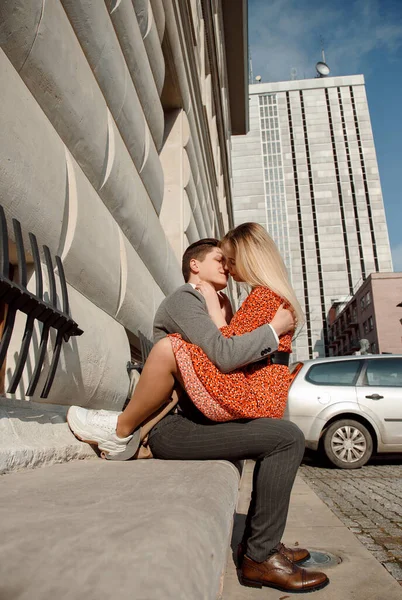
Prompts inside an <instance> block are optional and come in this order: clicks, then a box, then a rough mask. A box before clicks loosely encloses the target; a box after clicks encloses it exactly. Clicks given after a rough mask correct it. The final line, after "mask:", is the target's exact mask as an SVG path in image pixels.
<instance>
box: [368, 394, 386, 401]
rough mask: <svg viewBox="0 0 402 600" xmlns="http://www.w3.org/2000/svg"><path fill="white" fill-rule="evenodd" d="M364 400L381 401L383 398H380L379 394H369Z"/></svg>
mask: <svg viewBox="0 0 402 600" xmlns="http://www.w3.org/2000/svg"><path fill="white" fill-rule="evenodd" d="M366 398H370V400H381V398H384V396H380V394H371V396H366Z"/></svg>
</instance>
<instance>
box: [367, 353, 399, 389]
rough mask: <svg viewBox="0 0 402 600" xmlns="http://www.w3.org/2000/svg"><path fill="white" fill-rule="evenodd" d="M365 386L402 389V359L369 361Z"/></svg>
mask: <svg viewBox="0 0 402 600" xmlns="http://www.w3.org/2000/svg"><path fill="white" fill-rule="evenodd" d="M364 380H365V381H364V383H365V385H370V386H376V385H377V386H378V385H381V386H386V387H402V358H381V359H373V360H369V361H368V364H367V370H366V375H365V378H364Z"/></svg>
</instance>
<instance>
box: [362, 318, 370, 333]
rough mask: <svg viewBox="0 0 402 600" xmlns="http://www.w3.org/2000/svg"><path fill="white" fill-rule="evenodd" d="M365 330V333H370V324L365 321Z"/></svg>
mask: <svg viewBox="0 0 402 600" xmlns="http://www.w3.org/2000/svg"><path fill="white" fill-rule="evenodd" d="M363 330H364V333H368V332H369V323H368V321H364V323H363Z"/></svg>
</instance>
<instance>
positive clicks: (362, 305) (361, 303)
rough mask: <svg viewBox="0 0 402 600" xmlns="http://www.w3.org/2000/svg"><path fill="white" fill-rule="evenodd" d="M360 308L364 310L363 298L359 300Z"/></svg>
mask: <svg viewBox="0 0 402 600" xmlns="http://www.w3.org/2000/svg"><path fill="white" fill-rule="evenodd" d="M360 308H361V309H362V310H364V309H365V308H366V301H365V298H364V296H363V297H362V298H360Z"/></svg>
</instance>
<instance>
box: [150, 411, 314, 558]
mask: <svg viewBox="0 0 402 600" xmlns="http://www.w3.org/2000/svg"><path fill="white" fill-rule="evenodd" d="M149 444H150V446H151V449H152V453H153V455H154V456H155V457H156V458H162V459H167V460H169V459H170V460H213V459H224V460H225V459H226V460H243V459H246V458H249V459H254V460H255V461H256V465H255V470H254V478H253V491H252V497H251V502H250V508H249V511H248V514H247V519H246V529H245V533H244V537H243V540H244V541H246V543H247V556H249V557H250V558H251V559H252V560H255V561H257V562H263V561H264V560H266V558H267V557H268V556H269V555H270V554H272V552H274V551H275V546H276V545H277V544H278V543H279V542H280V541H281V538H282V535H283V531H284V529H285V524H286V519H287V514H288V508H289V500H290V492H291V490H292V486H293V482H294V479H295V477H296V473H297V469H298V467H299V465H300V462H301V460H302V458H303V454H304V448H305V445H304V436H303V433H302V432H301V431H300V429H299V428H298V427H297V426H296V425H295V424H294V423H291V422H290V421H282V420H279V419H254V420H242V421H231V422H228V423H213V422H212V421H210V422H209V423H208V424H200V423H197V422H194V421H192V420H190V419H188V418H186V417H184V416H182V415H180V414H175V415H168V416H166V417H165V418H164V419H162V421H160V422H159V423H158V424H157V425H156V426H155V427H154V428H153V429H152V430H151V433H150V439H149Z"/></svg>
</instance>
